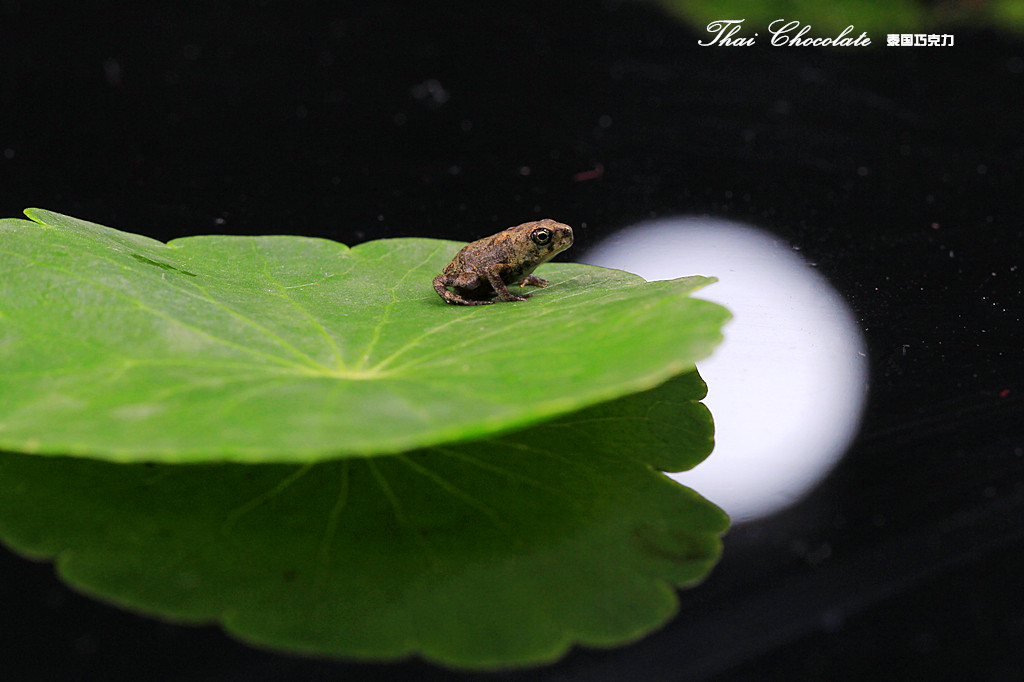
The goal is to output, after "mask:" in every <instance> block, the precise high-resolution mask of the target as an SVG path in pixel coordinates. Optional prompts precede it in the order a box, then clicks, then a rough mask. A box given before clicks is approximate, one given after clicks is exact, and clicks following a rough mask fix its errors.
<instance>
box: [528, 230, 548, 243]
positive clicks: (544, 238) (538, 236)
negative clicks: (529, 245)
mask: <svg viewBox="0 0 1024 682" xmlns="http://www.w3.org/2000/svg"><path fill="white" fill-rule="evenodd" d="M530 240H531V241H533V243H534V244H536V245H537V246H547V245H548V244H550V243H551V230H549V229H547V228H544V227H542V228H540V229H537V230H534V231H533V232H531V233H530Z"/></svg>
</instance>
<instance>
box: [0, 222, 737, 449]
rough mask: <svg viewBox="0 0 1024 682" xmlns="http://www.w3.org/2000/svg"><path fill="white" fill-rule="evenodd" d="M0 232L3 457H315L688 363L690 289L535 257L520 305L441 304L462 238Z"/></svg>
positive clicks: (26, 226)
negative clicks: (434, 283) (350, 241)
mask: <svg viewBox="0 0 1024 682" xmlns="http://www.w3.org/2000/svg"><path fill="white" fill-rule="evenodd" d="M26 213H27V214H28V215H29V216H30V217H31V218H32V219H33V220H34V221H36V222H34V223H33V222H29V221H25V220H14V219H9V220H2V221H0V449H5V450H9V451H17V452H27V453H41V454H56V455H83V456H90V457H101V458H106V459H111V460H116V461H139V460H154V461H166V462H196V461H210V460H213V459H222V460H233V461H240V462H242V461H245V462H256V461H267V462H269V461H291V462H296V461H312V460H317V459H326V458H331V457H337V456H342V455H351V454H378V453H388V452H392V453H393V452H399V451H404V450H408V449H411V448H415V447H423V446H428V445H432V444H437V443H442V442H448V441H452V440H457V439H465V438H470V437H479V436H483V435H486V434H490V433H496V432H500V431H502V430H507V429H510V428H513V427H518V426H522V425H525V424H528V423H532V422H536V421H539V420H542V419H545V418H550V417H552V416H554V415H557V414H561V413H565V412H570V411H573V410H576V409H579V408H582V407H585V406H587V405H592V404H595V403H598V402H600V401H604V400H609V399H612V398H615V397H617V396H620V395H623V394H626V393H629V392H634V391H639V390H644V389H647V388H650V387H652V386H655V385H657V384H658V383H660V382H663V381H665V380H666V379H668V378H669V377H671V376H673V375H675V374H679V373H680V372H684V371H687V370H688V369H690V368H692V366H693V362H694V361H695V360H697V359H699V358H701V357H703V356H705V355H707V354H708V353H709V352H710V351H711V349H712V348H713V347H714V346H715V344H716V343H718V341H719V339H720V327H721V325H722V324H723V322H724V321H725V320H726V319H727V317H728V313H727V312H726V311H725V310H724V309H723V308H721V307H719V306H717V305H715V304H712V303H709V302H706V301H701V300H696V299H692V298H690V297H689V293H690V292H692V291H693V290H694V289H696V288H697V287H699V286H702V285H703V284H705V283H707V282H708V281H710V280H708V279H706V278H703V277H691V278H685V279H680V280H674V281H669V282H652V283H647V282H644V281H643V280H642V279H641V278H639V277H637V276H635V275H630V274H627V273H624V272H619V271H615V270H608V269H604V268H598V267H594V266H585V265H575V264H548V265H546V266H542V270H541V271H540V273H541V274H543V275H544V276H545V277H547V278H549V279H550V280H551V281H552V284H551V286H549V287H548V288H546V289H541V290H537V291H536V293H535V294H534V296H533V298H531V299H530V300H528V301H524V302H521V303H502V304H497V305H493V306H479V307H475V308H465V307H460V306H451V305H447V304H445V303H444V302H442V301H441V299H440V298H439V297H438V296H437V295H436V293H435V292H434V291H433V289H432V288H431V279H432V278H433V276H434V275H435V274H436V273H438V272H440V270H441V268H442V267H443V266H444V265H445V264H446V263H447V262H448V260H450V258H451V257H452V255H453V254H454V253H455V251H456V250H457V249H458V248H459V246H460V244H458V243H455V242H448V241H438V240H432V239H393V240H381V241H373V242H368V243H366V244H361V245H359V246H357V247H355V248H351V249H350V248H348V247H346V246H344V245H343V244H338V243H336V242H332V241H328V240H323V239H308V238H301V237H226V236H204V237H188V238H184V239H177V240H175V241H172V242H170V243H169V244H163V243H160V242H157V241H154V240H152V239H148V238H146V237H142V236H139V235H134V234H128V233H125V232H119V231H117V230H113V229H110V228H107V227H103V226H101V225H96V224H93V223H88V222H85V221H82V220H77V219H75V218H69V217H66V216H62V215H58V214H55V213H51V212H48V211H42V210H37V209H33V210H29V211H27V212H26Z"/></svg>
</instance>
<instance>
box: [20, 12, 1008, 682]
mask: <svg viewBox="0 0 1024 682" xmlns="http://www.w3.org/2000/svg"><path fill="white" fill-rule="evenodd" d="M794 18H799V17H794ZM952 32H953V33H955V35H956V45H955V47H952V48H917V49H912V48H887V47H885V45H884V36H882V35H873V36H872V37H873V39H874V40H875V45H874V46H873V47H871V48H854V49H847V50H843V49H835V48H821V49H813V48H772V47H767V46H757V47H754V48H717V47H714V48H706V47H699V46H698V45H697V39H698V37H700V36H699V35H698V33H697V32H695V31H694V30H693V29H691V28H687V27H685V26H683V25H681V24H678V23H676V22H674V21H672V20H670V19H668V18H666V17H665V16H664V15H662V14H660V13H659V12H658V11H657V10H656V9H654V8H653V7H651V6H647V5H635V4H619V3H598V2H582V1H577V2H559V3H548V2H537V3H475V2H450V3H447V4H444V5H438V6H428V5H425V4H422V3H401V4H387V5H377V4H368V5H367V6H365V7H359V8H353V7H343V6H335V5H332V4H330V3H323V4H322V5H317V4H315V3H290V4H285V3H273V4H271V3H260V4H243V3H224V2H202V3H187V2H178V3H174V4H167V5H166V6H164V5H161V4H159V3H157V4H153V3H139V6H138V7H136V8H135V9H133V10H130V11H120V12H117V13H112V12H110V11H100V10H98V9H97V8H95V7H90V6H89V5H88V4H75V5H71V4H65V3H56V2H33V3H28V2H16V1H8V2H4V3H3V4H2V5H0V151H2V152H3V155H2V156H0V215H3V216H16V215H18V214H19V213H20V211H21V209H22V208H24V207H26V206H40V207H44V208H48V209H51V210H55V211H59V212H62V213H67V214H70V215H74V216H77V217H81V218H84V219H88V220H93V221H96V222H99V223H102V224H105V225H110V226H112V227H117V228H119V229H123V230H128V231H132V232H140V233H143V234H146V235H149V236H153V237H157V238H161V239H170V238H173V237H178V236H184V235H191V234H205V233H211V232H221V233H235V234H269V233H284V234H305V235H315V236H323V237H329V238H332V239H336V240H339V241H344V242H347V243H358V242H361V241H365V240H367V239H372V238H376V237H390V236H430V237H445V238H453V239H465V240H468V239H472V238H477V237H480V236H483V235H486V234H490V233H491V232H494V231H496V230H498V229H502V228H504V227H507V226H508V225H512V224H516V223H518V222H522V221H525V220H530V219H534V218H537V217H547V216H551V217H555V218H557V219H559V220H562V221H564V222H567V223H570V224H572V225H573V226H577V227H578V229H577V240H576V246H575V247H574V249H573V252H570V253H574V254H575V255H578V254H579V253H582V252H584V251H585V250H586V249H587V248H588V247H589V246H590V245H592V244H594V243H595V242H596V241H597V240H598V239H599V238H601V237H603V236H606V235H608V234H609V233H611V232H612V231H613V230H615V229H617V228H620V227H623V226H626V225H629V224H631V223H634V222H636V221H637V220H640V219H644V218H649V217H653V216H668V215H677V214H684V213H685V214H709V215H714V216H723V217H733V218H739V219H742V220H745V221H749V222H754V223H756V224H758V225H760V226H762V227H765V228H767V229H770V230H772V231H773V232H775V233H776V234H778V235H780V236H781V237H782V238H784V239H786V240H788V241H789V242H790V243H791V244H792V245H793V247H794V248H798V249H801V251H802V252H803V253H804V254H805V255H807V257H808V258H809V259H810V260H812V261H813V262H815V263H817V264H818V270H819V272H821V273H823V274H824V275H826V276H827V277H828V278H829V279H830V280H831V281H832V282H833V284H834V285H835V286H836V287H837V288H838V289H839V291H840V292H841V293H842V294H843V296H844V297H845V298H846V299H847V301H848V302H849V303H850V305H851V306H852V307H853V308H854V310H855V312H856V315H857V317H858V320H859V322H860V325H861V327H862V328H863V329H864V330H865V332H866V336H867V340H868V344H869V350H870V358H871V366H872V370H871V392H870V394H869V403H868V408H867V413H866V416H865V422H864V424H863V428H862V431H861V434H860V436H859V438H858V440H857V441H856V443H855V444H854V446H853V448H852V449H851V451H850V452H849V454H848V456H847V457H846V459H845V460H844V461H843V462H842V463H841V464H840V466H839V467H838V469H837V470H836V471H834V472H833V474H832V475H831V476H830V477H829V478H828V479H827V480H826V481H825V482H824V483H823V484H822V485H821V486H820V487H819V488H818V489H817V490H816V491H815V492H814V493H813V494H812V495H811V496H810V497H809V498H808V499H806V500H804V501H803V502H801V503H800V504H799V505H798V506H796V507H794V508H792V509H790V510H788V511H785V512H782V513H781V514H778V515H776V516H775V517H773V518H770V519H766V520H763V521H759V522H755V523H751V524H747V525H742V526H738V527H736V528H734V529H733V530H732V531H731V532H730V534H729V535H728V536H727V537H726V540H725V553H724V557H723V559H722V562H721V564H720V566H719V567H718V568H717V569H716V570H715V571H714V572H713V573H712V575H711V577H710V578H709V579H708V581H707V582H706V583H705V584H704V585H702V586H701V587H699V588H697V589H694V590H691V591H688V592H685V593H682V594H681V601H682V606H681V611H680V615H679V616H678V617H677V618H676V619H675V620H674V621H672V622H671V623H670V624H669V625H668V626H667V627H665V628H664V629H662V630H661V631H659V632H657V633H655V634H654V635H652V636H650V637H648V638H646V639H644V640H642V641H640V642H639V643H637V644H634V645H632V646H628V647H624V648H620V649H615V650H610V651H593V650H575V651H574V652H573V653H571V654H570V655H569V656H568V657H567V658H566V659H565V660H564V661H562V662H560V663H558V664H556V665H554V666H551V667H548V668H542V669H538V670H534V671H525V672H517V673H507V674H504V673H502V674H496V675H488V676H482V677H484V678H486V679H510V680H513V679H514V680H518V679H537V680H577V679H579V680H582V679H588V680H590V679H625V678H626V676H627V675H630V676H631V675H633V674H638V675H640V676H641V678H644V679H705V678H721V679H734V678H738V679H747V678H750V679H793V678H794V677H795V678H808V677H828V678H830V679H837V678H848V679H864V678H871V679H878V678H882V679H910V678H918V679H922V678H928V677H930V678H939V679H957V678H959V679H962V678H963V677H970V678H972V679H994V680H1000V679H1005V680H1017V679H1021V678H1022V677H1024V653H1022V652H1021V650H1020V648H1021V645H1022V644H1024V590H1022V586H1024V579H1022V578H1021V575H1022V574H1024V551H1022V550H1024V527H1022V523H1021V522H1022V520H1024V515H1022V513H1021V512H1022V509H1024V369H1022V356H1024V333H1022V326H1024V325H1022V317H1021V309H1022V305H1021V296H1022V292H1021V281H1022V277H1021V275H1022V272H1021V267H1022V265H1021V254H1022V243H1024V222H1022V221H1024V210H1022V208H1024V200H1022V197H1021V194H1022V192H1021V190H1022V177H1021V170H1022V165H1024V134H1022V132H1021V128H1022V123H1024V43H1022V41H1021V40H1020V39H1019V38H1016V37H1013V36H1011V35H1007V34H1001V33H998V32H993V31H989V30H983V29H976V28H975V29H969V28H966V27H957V28H956V29H955V30H953V31H952ZM432 80H433V81H436V82H437V83H438V84H439V85H440V87H441V88H443V91H444V92H443V96H441V97H440V98H437V99H435V98H433V97H431V96H430V93H429V90H430V88H429V87H427V85H425V84H429V82H430V81H432ZM597 169H600V173H589V174H588V173H587V172H588V171H595V170H597ZM581 173H582V174H584V175H582V176H581V175H580V174H581ZM594 175H599V177H589V176H594ZM0 576H2V578H0V642H2V643H0V670H3V671H4V672H3V676H4V678H5V679H97V680H99V679H106V680H117V679H167V680H213V679H218V680H220V679H239V680H277V679H289V680H327V679H364V678H365V679H380V680H384V679H394V678H396V677H403V676H409V677H415V678H418V679H446V678H448V677H450V676H455V677H458V676H457V675H455V674H454V673H450V672H448V671H444V670H442V669H439V668H435V667H433V666H430V665H428V664H424V663H421V662H418V661H410V662H405V663H399V664H395V665H365V664H350V663H337V662H329V661H315V660H314V661H310V660H305V659H299V658H292V657H288V656H278V655H274V654H270V653H264V652H259V651H255V650H253V649H249V648H247V647H245V646H243V645H241V644H238V643H235V642H234V641H232V640H230V639H228V638H227V637H225V636H223V635H222V634H220V632H219V631H218V630H217V629H216V628H212V627H208V628H189V627H179V626H174V625H168V624H163V623H159V622H156V621H153V620H149V619H145V618H140V617H136V616H134V615H131V614H129V613H126V612H123V611H119V610H116V609H113V608H110V607H107V606H104V605H102V604H100V603H98V602H95V601H92V600H90V599H87V598H84V597H81V596H79V595H77V594H75V593H73V592H71V591H69V590H68V589H67V588H65V587H64V586H63V585H62V584H61V583H60V582H59V581H57V580H56V578H54V576H53V570H52V566H51V565H49V564H36V563H32V562H28V561H26V560H23V559H20V558H18V557H16V556H14V555H11V554H9V553H6V552H4V553H3V554H2V556H0ZM15 671H18V672H15ZM12 672H13V673H14V677H13V678H12V677H11V673H12ZM466 677H475V676H466Z"/></svg>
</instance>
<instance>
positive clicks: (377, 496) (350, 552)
mask: <svg viewBox="0 0 1024 682" xmlns="http://www.w3.org/2000/svg"><path fill="white" fill-rule="evenodd" d="M702 396H703V384H702V382H701V381H700V379H699V378H698V377H697V376H696V374H695V373H693V374H689V375H685V376H682V377H678V378H676V379H674V380H672V381H670V382H668V383H667V384H665V385H663V386H660V387H658V388H656V389H654V390H652V391H648V392H646V393H642V394H636V395H632V396H628V397H625V398H621V399H619V400H617V401H612V402H609V403H605V404H602V405H598V406H595V407H592V408H589V409H587V410H584V411H581V412H578V413H575V414H572V415H567V416H563V417H560V418H557V419H555V420H552V421H549V422H546V423H543V424H540V425H537V426H534V427H531V428H529V429H526V430H524V431H521V432H518V433H516V434H514V437H509V436H497V437H492V438H489V439H485V440H479V441H475V442H463V443H460V444H457V445H449V446H442V447H436V448H430V449H424V450H419V451H415V452H410V453H405V454H399V455H392V456H384V457H372V458H347V459H339V460H334V461H331V462H322V463H318V464H313V463H310V464H307V465H295V464H292V465H288V464H248V465H244V464H232V463H214V464H205V465H167V464H163V465H145V464H114V463H110V462H99V461H91V460H87V459H82V458H64V457H36V456H30V455H20V454H3V455H0V537H3V538H4V539H5V541H6V542H8V543H9V544H10V545H11V546H13V547H14V548H15V549H17V550H18V551H20V552H22V553H25V554H27V555H30V556H33V557H37V558H49V557H56V558H57V563H58V566H59V570H60V572H61V574H62V575H63V576H64V578H65V579H66V580H68V581H69V582H71V583H72V584H74V585H76V586H78V587H79V588H80V589H82V590H83V591H85V592H88V593H91V594H94V595H97V596H99V597H101V598H104V599H107V600H110V601H113V602H115V603H118V604H121V605H124V606H127V607H130V608H133V609H136V610H140V611H143V612H147V613H152V614H157V615H160V616H162V617H166V618H170V619H173V620H179V621H185V622H208V621H217V622H220V623H221V624H222V625H223V626H224V627H225V628H226V629H227V630H228V631H229V632H231V633H234V634H235V635H237V636H238V637H240V638H242V639H244V640H247V641H250V642H254V643H258V644H261V645H263V646H268V647H272V648H277V649H284V650H288V651H299V652H306V653H310V654H317V655H333V656H355V657H363V658H371V659H387V658H395V657H400V656H403V655H408V654H412V653H419V654H421V655H423V656H425V657H427V658H429V659H432V660H436V661H440V662H442V663H445V664H449V665H457V666H463V667H473V668H481V667H484V668H486V667H493V666H500V665H521V664H528V663H535V662H540V661H546V660H551V659H554V658H556V657H558V656H559V655H561V654H562V653H563V652H564V651H565V650H566V649H567V648H568V647H569V646H570V645H571V644H573V643H582V644H588V645H595V646H611V645H615V644H619V643H622V642H625V641H630V640H633V639H636V638H638V637H640V636H641V635H643V634H644V633H645V632H647V631H649V630H651V629H652V628H654V627H656V626H658V625H659V624H661V623H663V622H664V621H665V620H666V619H668V618H669V617H670V616H671V615H672V613H673V611H674V608H675V605H676V597H675V591H674V589H673V586H682V585H687V584H691V583H693V582H695V581H697V580H699V579H701V578H702V577H703V576H704V575H705V574H706V572H707V571H708V570H710V568H711V566H712V565H713V564H714V562H715V561H716V560H717V557H718V555H719V552H720V540H719V535H720V534H721V533H722V532H724V530H725V528H726V525H727V519H726V517H725V515H724V514H723V513H722V512H721V511H720V510H718V509H717V508H716V507H715V506H714V505H712V504H710V503H709V502H707V501H705V500H704V499H702V498H700V497H699V496H698V495H697V494H695V493H693V492H692V491H690V490H688V489H686V488H684V487H682V486H680V485H678V484H676V483H674V482H673V481H671V480H670V479H668V478H667V477H665V476H664V475H662V474H660V473H658V472H657V471H655V470H654V469H653V468H652V466H657V467H660V468H664V469H671V470H678V469H684V468H689V467H691V466H693V465H695V464H697V463H698V462H699V461H700V460H701V459H703V457H704V456H706V455H707V453H708V452H710V450H711V445H712V424H711V419H710V416H709V414H708V412H707V410H706V409H705V408H704V406H703V405H701V404H699V403H696V402H693V401H694V400H696V399H699V398H700V397H702Z"/></svg>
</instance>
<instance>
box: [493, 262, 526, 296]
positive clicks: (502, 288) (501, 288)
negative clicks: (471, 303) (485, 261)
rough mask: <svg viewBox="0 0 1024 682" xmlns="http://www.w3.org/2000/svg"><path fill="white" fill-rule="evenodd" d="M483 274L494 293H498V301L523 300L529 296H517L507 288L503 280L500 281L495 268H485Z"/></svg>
mask: <svg viewBox="0 0 1024 682" xmlns="http://www.w3.org/2000/svg"><path fill="white" fill-rule="evenodd" d="M484 274H485V275H486V276H487V281H488V282H490V283H491V288H492V289H494V293H496V294H497V295H498V300H500V301H525V300H526V299H528V298H529V295H527V296H517V295H516V294H513V293H512V292H511V291H509V290H508V287H507V286H506V285H505V282H504V281H502V279H501V275H499V274H498V271H497V270H496V269H495V270H486V271H485V272H484Z"/></svg>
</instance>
